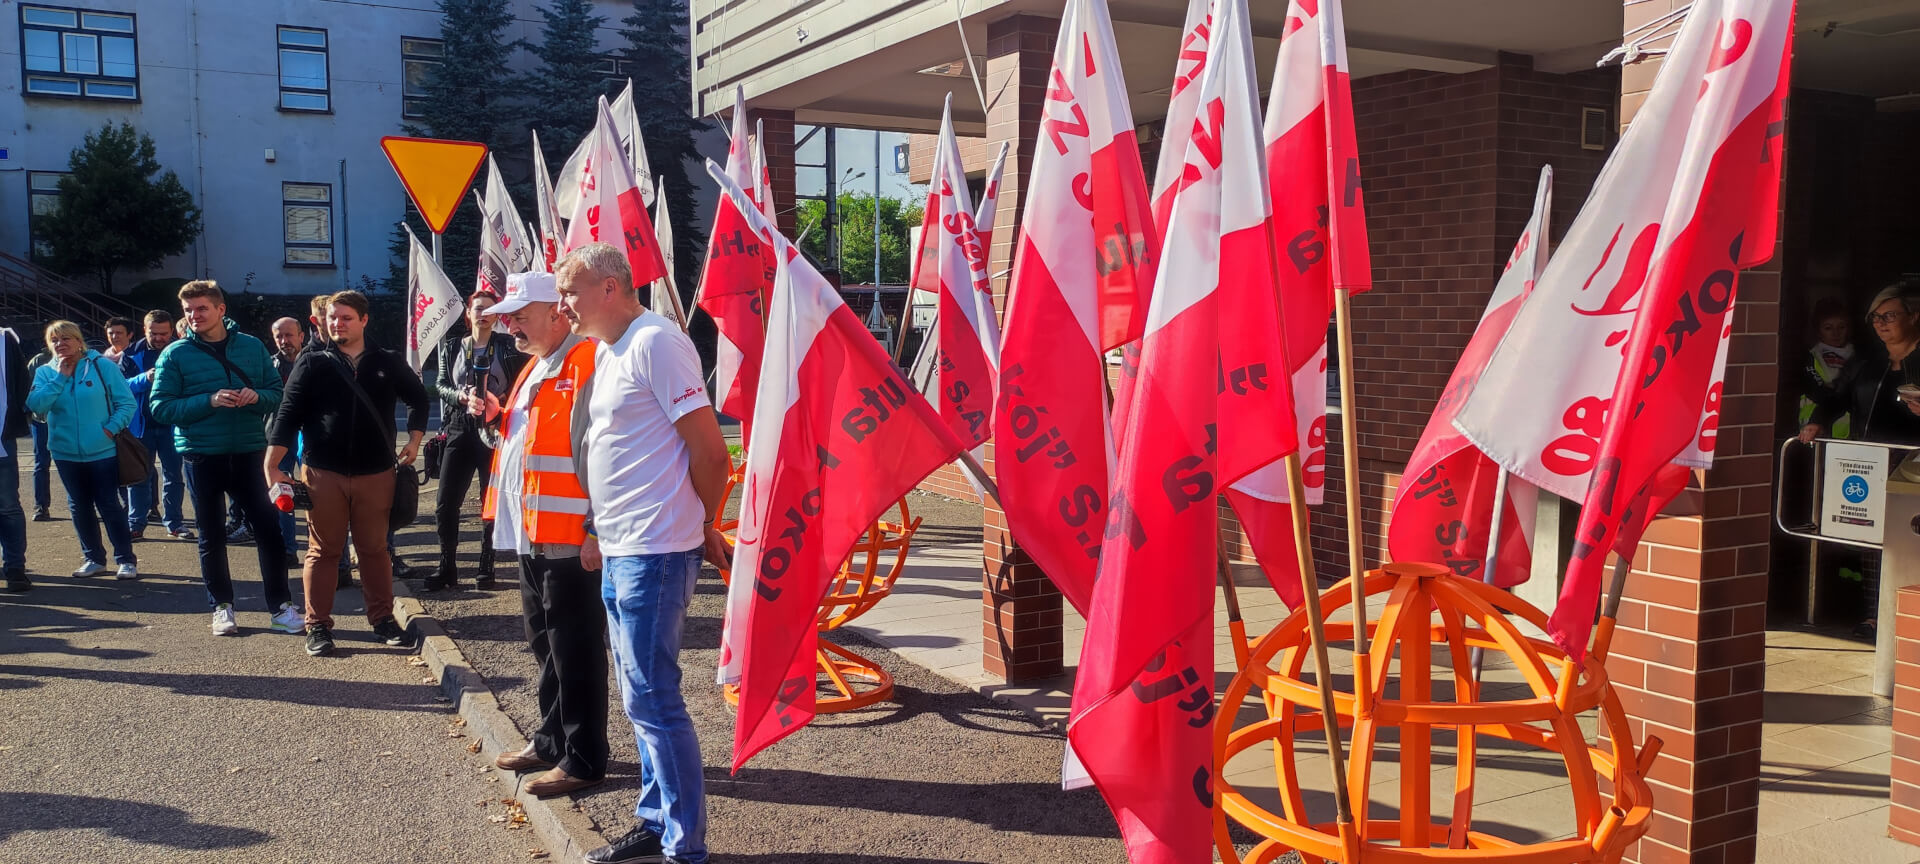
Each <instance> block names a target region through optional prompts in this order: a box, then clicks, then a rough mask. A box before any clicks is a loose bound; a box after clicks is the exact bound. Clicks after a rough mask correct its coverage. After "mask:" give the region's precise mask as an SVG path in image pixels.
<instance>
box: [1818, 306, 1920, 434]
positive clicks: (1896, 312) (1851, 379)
mask: <svg viewBox="0 0 1920 864" xmlns="http://www.w3.org/2000/svg"><path fill="white" fill-rule="evenodd" d="M1868 308H1869V309H1870V310H1872V311H1870V312H1868V313H1867V323H1868V324H1871V325H1873V333H1874V335H1875V336H1878V337H1880V344H1881V346H1882V350H1880V351H1873V350H1865V351H1859V352H1856V353H1855V354H1854V355H1853V359H1851V360H1849V361H1847V365H1846V366H1845V367H1843V368H1842V369H1841V370H1840V375H1839V377H1837V378H1835V379H1834V381H1833V388H1832V390H1831V391H1830V392H1829V395H1828V396H1827V397H1826V398H1824V399H1822V400H1820V403H1819V406H1818V407H1816V408H1815V409H1814V411H1813V416H1812V417H1811V418H1810V419H1809V422H1808V423H1807V425H1806V426H1805V427H1804V428H1802V429H1801V430H1800V440H1802V441H1807V442H1811V441H1813V439H1814V438H1817V437H1819V436H1820V435H1821V434H1823V433H1824V432H1825V431H1826V430H1827V428H1828V427H1830V426H1831V425H1832V424H1833V421H1835V420H1837V419H1839V418H1840V417H1841V416H1842V415H1846V416H1849V417H1850V418H1851V419H1852V422H1853V435H1852V437H1853V438H1854V439H1855V440H1858V441H1872V442H1876V443H1880V444H1917V445H1920V400H1916V399H1915V398H1912V397H1909V396H1907V395H1906V394H1902V393H1901V392H1900V388H1901V386H1903V385H1907V384H1913V385H1920V356H1914V353H1913V352H1914V348H1915V347H1916V346H1920V281H1916V280H1903V281H1900V282H1895V283H1894V284H1892V285H1889V286H1887V287H1886V288H1885V289H1883V290H1881V292H1880V293H1879V294H1876V295H1874V298H1873V305H1871V306H1869V307H1868ZM1909 392H1911V391H1909Z"/></svg>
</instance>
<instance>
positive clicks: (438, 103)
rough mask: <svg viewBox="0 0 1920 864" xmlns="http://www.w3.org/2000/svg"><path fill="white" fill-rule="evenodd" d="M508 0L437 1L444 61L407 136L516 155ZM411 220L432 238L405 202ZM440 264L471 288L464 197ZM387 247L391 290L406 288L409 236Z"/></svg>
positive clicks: (468, 209)
mask: <svg viewBox="0 0 1920 864" xmlns="http://www.w3.org/2000/svg"><path fill="white" fill-rule="evenodd" d="M507 3H508V0H440V14H441V18H440V40H441V44H442V46H443V48H444V50H445V52H446V57H445V60H444V62H442V63H441V64H440V65H439V66H438V67H436V68H435V69H434V70H433V74H432V76H431V77H430V78H429V79H428V81H427V96H426V99H425V100H424V102H423V103H422V105H421V117H420V122H419V123H417V124H408V125H406V126H405V127H404V128H405V130H406V132H407V134H409V135H420V136H425V137H428V138H446V139H449V140H454V141H478V142H480V143H482V144H485V145H487V148H488V149H489V150H493V151H507V152H512V151H513V150H514V149H516V148H521V147H525V146H527V141H528V139H527V137H526V136H527V130H526V125H525V124H524V123H522V122H520V120H519V112H518V109H516V108H515V107H514V102H515V99H516V97H517V96H518V94H519V90H518V87H519V84H520V82H519V81H518V79H516V78H515V77H514V76H513V75H512V74H511V73H510V72H508V71H507V64H508V61H510V60H511V59H512V57H513V52H514V48H515V46H514V43H511V42H509V41H507V38H506V32H507V26H508V25H510V24H512V23H513V13H512V12H511V11H510V10H509V8H508V5H507ZM406 223H407V225H409V226H410V227H412V228H413V233H414V234H415V235H417V236H419V238H420V242H422V243H431V242H432V240H431V239H430V236H429V231H428V230H427V223H426V222H425V221H424V220H422V219H421V218H420V214H419V212H417V211H415V210H414V209H413V207H412V205H411V203H409V204H408V206H407V208H406ZM442 242H443V244H444V250H443V252H442V265H441V269H443V270H445V271H447V278H449V279H452V280H453V284H454V285H456V286H461V287H463V288H466V287H471V286H472V285H473V277H474V270H475V267H476V259H477V256H478V255H479V254H480V253H479V249H480V246H479V243H480V213H479V210H478V209H476V208H474V207H473V206H472V205H471V204H468V203H466V202H462V204H461V206H460V207H459V209H457V210H455V211H454V215H453V219H452V221H450V222H449V223H448V225H447V233H446V235H445V237H444V240H443V241H442ZM388 251H389V252H390V253H391V254H392V260H393V262H394V263H393V266H392V269H391V271H390V273H389V274H388V278H387V282H386V285H387V288H388V289H390V290H394V291H405V290H406V287H407V238H406V235H405V234H404V233H402V232H401V231H400V230H399V229H398V228H396V229H395V230H394V236H393V241H392V242H391V243H390V244H389V247H388Z"/></svg>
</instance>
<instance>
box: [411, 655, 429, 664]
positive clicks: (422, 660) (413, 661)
mask: <svg viewBox="0 0 1920 864" xmlns="http://www.w3.org/2000/svg"><path fill="white" fill-rule="evenodd" d="M407 665H408V666H425V665H427V660H426V658H425V657H421V656H419V655H417V654H416V655H414V656H412V657H408V658H407Z"/></svg>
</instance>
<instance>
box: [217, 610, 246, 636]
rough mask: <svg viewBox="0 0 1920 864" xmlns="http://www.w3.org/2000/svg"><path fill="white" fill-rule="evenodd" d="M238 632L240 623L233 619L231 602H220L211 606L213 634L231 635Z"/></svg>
mask: <svg viewBox="0 0 1920 864" xmlns="http://www.w3.org/2000/svg"><path fill="white" fill-rule="evenodd" d="M238 632H240V625H239V624H237V623H235V622H234V620H233V604H232V603H222V604H220V605H218V606H215V607H213V635H215V636H232V635H233V634H235V633H238Z"/></svg>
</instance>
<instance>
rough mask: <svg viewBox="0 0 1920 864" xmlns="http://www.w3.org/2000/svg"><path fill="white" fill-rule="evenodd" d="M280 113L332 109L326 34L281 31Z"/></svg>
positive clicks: (290, 29) (291, 28) (294, 28)
mask: <svg viewBox="0 0 1920 864" xmlns="http://www.w3.org/2000/svg"><path fill="white" fill-rule="evenodd" d="M280 110H282V111H321V112H325V111H331V110H333V101H332V96H331V95H330V94H329V93H328V92H327V31H325V30H312V29H308V28H306V27H282V28H280Z"/></svg>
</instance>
